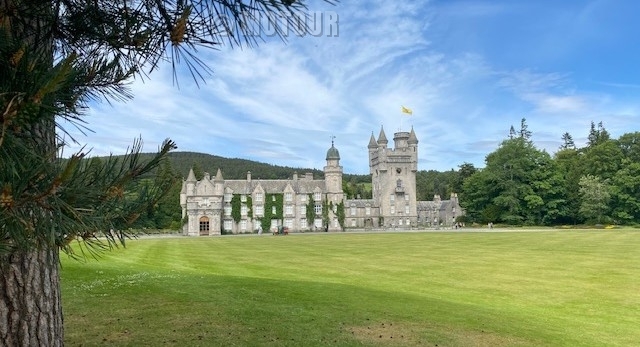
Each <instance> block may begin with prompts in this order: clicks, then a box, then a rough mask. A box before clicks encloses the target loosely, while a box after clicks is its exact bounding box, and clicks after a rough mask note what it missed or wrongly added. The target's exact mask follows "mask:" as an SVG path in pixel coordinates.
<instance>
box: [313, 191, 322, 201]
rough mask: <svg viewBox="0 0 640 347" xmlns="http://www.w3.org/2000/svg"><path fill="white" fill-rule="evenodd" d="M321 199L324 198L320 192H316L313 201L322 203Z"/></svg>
mask: <svg viewBox="0 0 640 347" xmlns="http://www.w3.org/2000/svg"><path fill="white" fill-rule="evenodd" d="M321 198H322V195H321V194H320V192H315V193H314V194H313V200H315V201H320V199H321Z"/></svg>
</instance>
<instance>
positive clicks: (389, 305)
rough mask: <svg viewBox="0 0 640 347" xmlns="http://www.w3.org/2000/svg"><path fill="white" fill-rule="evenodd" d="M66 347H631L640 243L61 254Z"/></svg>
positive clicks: (439, 239)
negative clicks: (81, 257)
mask: <svg viewBox="0 0 640 347" xmlns="http://www.w3.org/2000/svg"><path fill="white" fill-rule="evenodd" d="M63 258H64V259H63V262H62V266H63V270H62V287H63V305H64V310H65V328H66V337H65V340H66V342H67V345H68V346H79V345H83V346H94V345H127V346H162V345H167V346H327V345H332V346H436V345H437V346H633V345H637V344H638V342H640V329H638V327H639V326H640V309H639V308H640V276H639V274H640V232H638V231H634V230H622V231H620V230H616V231H541V232H496V233H479V232H444V233H436V232H425V233H375V234H366V233H361V234H355V233H329V234H325V233H319V234H303V235H290V236H287V237H283V236H277V237H276V236H271V235H262V236H229V237H213V238H155V239H141V240H135V241H131V242H129V243H128V245H127V248H126V249H118V250H116V251H114V252H110V253H106V254H104V256H103V258H101V259H100V260H98V261H95V260H89V261H87V262H86V263H81V262H77V261H74V260H70V259H66V258H65V257H64V256H63Z"/></svg>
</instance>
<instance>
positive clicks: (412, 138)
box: [407, 127, 418, 145]
mask: <svg viewBox="0 0 640 347" xmlns="http://www.w3.org/2000/svg"><path fill="white" fill-rule="evenodd" d="M407 143H408V144H410V145H417V144H418V138H417V137H416V133H415V131H413V127H411V133H409V140H407Z"/></svg>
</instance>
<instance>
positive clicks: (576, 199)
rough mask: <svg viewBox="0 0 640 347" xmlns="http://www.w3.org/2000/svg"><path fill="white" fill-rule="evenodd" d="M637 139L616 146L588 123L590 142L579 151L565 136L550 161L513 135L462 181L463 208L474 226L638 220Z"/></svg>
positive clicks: (632, 137)
mask: <svg viewBox="0 0 640 347" xmlns="http://www.w3.org/2000/svg"><path fill="white" fill-rule="evenodd" d="M637 134H638V133H630V134H624V135H622V136H621V137H620V138H619V139H618V140H612V139H611V138H610V135H609V133H608V132H607V130H606V129H605V128H604V126H603V125H602V123H598V126H597V127H596V126H595V124H594V123H593V122H592V123H591V129H590V132H589V143H588V144H587V146H586V147H584V148H578V149H576V148H575V144H574V143H573V140H572V139H571V136H570V135H569V134H568V133H565V134H564V135H563V141H564V144H563V146H562V147H561V149H560V150H559V151H558V152H557V153H556V154H555V155H554V157H553V158H552V157H550V156H549V155H548V154H547V153H546V152H544V151H540V150H538V149H537V148H535V146H534V145H533V143H532V142H531V141H528V140H527V139H526V138H525V137H524V136H523V137H514V138H510V139H507V140H505V141H503V143H502V144H501V146H500V148H498V149H497V150H496V151H494V152H492V153H490V154H489V155H487V159H486V167H485V168H484V169H482V170H480V171H478V172H475V173H473V174H472V175H471V176H469V177H467V178H466V179H463V182H464V183H463V191H462V194H461V195H460V197H461V200H460V201H461V204H462V206H463V207H464V208H465V209H466V212H467V218H468V219H469V220H471V221H475V222H481V223H487V222H495V223H506V224H516V225H519V224H545V225H554V224H577V223H583V222H587V223H605V222H606V223H622V224H635V223H638V222H639V221H640V198H638V197H640V184H639V183H637V182H640V164H638V162H637V161H636V160H635V159H636V156H637V155H638V145H637V143H638V138H640V137H639V136H638V135H637Z"/></svg>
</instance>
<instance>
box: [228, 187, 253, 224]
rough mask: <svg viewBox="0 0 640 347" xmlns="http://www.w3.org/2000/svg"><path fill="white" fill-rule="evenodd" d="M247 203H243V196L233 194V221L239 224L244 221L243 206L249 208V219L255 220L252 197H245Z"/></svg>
mask: <svg viewBox="0 0 640 347" xmlns="http://www.w3.org/2000/svg"><path fill="white" fill-rule="evenodd" d="M245 197H246V199H247V201H246V202H242V194H233V197H232V198H231V217H232V218H233V221H234V222H236V223H239V222H240V220H241V219H242V205H245V206H247V218H248V219H251V218H253V200H252V199H251V196H245Z"/></svg>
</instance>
